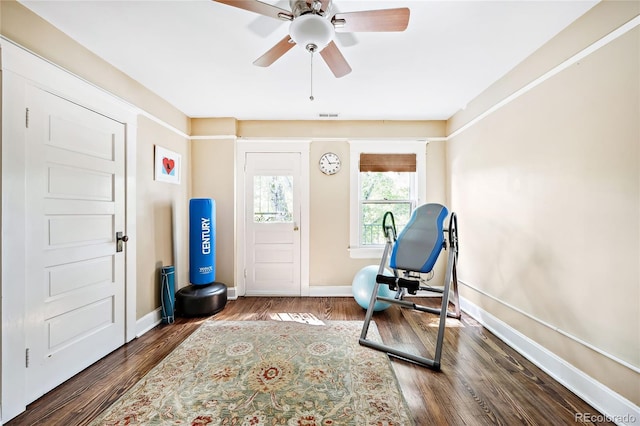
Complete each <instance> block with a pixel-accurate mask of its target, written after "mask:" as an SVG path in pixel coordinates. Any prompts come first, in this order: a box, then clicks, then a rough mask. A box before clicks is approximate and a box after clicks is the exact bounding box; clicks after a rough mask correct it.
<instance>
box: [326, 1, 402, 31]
mask: <svg viewBox="0 0 640 426" xmlns="http://www.w3.org/2000/svg"><path fill="white" fill-rule="evenodd" d="M409 14H410V12H409V9H408V8H406V7H401V8H398V9H382V10H363V11H360V12H346V13H336V14H335V15H334V16H333V18H331V22H332V23H333V25H334V26H335V28H336V31H337V32H358V31H361V32H378V31H404V30H406V29H407V26H408V25H409Z"/></svg>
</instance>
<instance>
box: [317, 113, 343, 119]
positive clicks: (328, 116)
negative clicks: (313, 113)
mask: <svg viewBox="0 0 640 426" xmlns="http://www.w3.org/2000/svg"><path fill="white" fill-rule="evenodd" d="M318 116H319V117H320V118H336V117H338V113H337V112H321V113H320V114H318Z"/></svg>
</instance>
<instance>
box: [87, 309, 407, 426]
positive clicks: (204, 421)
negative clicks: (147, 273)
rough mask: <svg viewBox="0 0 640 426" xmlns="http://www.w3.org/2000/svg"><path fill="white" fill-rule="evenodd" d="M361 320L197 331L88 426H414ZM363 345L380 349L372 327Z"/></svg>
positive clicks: (220, 325) (213, 325)
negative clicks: (361, 340) (362, 335)
mask: <svg viewBox="0 0 640 426" xmlns="http://www.w3.org/2000/svg"><path fill="white" fill-rule="evenodd" d="M361 329H362V322H361V321H331V322H328V323H326V324H324V325H310V324H303V323H298V322H282V321H215V320H209V321H207V322H205V323H203V325H202V326H200V327H199V328H198V329H197V330H196V331H195V332H194V333H193V334H192V335H191V336H189V337H188V338H187V339H186V340H185V341H184V342H183V343H182V344H181V345H180V346H178V347H177V348H176V349H175V350H174V351H173V352H171V353H170V354H169V355H168V356H167V357H166V358H165V359H164V360H163V361H162V362H160V363H159V364H158V365H157V366H156V367H154V368H153V369H152V370H151V371H150V372H149V373H148V374H147V375H146V376H145V377H143V378H142V379H141V380H140V381H139V382H138V383H136V384H135V385H134V387H133V388H131V389H130V390H129V391H127V392H126V393H125V394H124V395H123V396H122V397H121V398H120V399H118V401H116V402H115V403H114V404H113V405H112V406H111V407H110V408H109V409H107V410H106V411H105V412H104V413H102V414H101V415H100V416H99V417H98V418H97V419H96V420H94V421H93V422H92V423H91V425H93V426H97V425H194V426H196V425H197V426H204V425H251V426H262V425H270V426H275V425H286V426H334V425H358V426H361V425H362V426H368V425H380V426H383V425H401V426H406V425H412V424H413V420H412V419H411V415H410V413H409V412H408V409H407V406H406V403H405V401H404V398H403V396H402V393H401V392H400V389H399V387H398V384H397V381H396V377H395V375H394V373H393V370H392V369H391V365H390V362H389V359H388V358H387V355H386V354H385V353H383V352H380V351H376V350H372V349H370V348H366V347H363V346H360V345H359V343H358V337H359V336H360V331H361ZM368 336H369V337H370V338H371V339H374V340H377V341H380V336H379V333H378V330H377V328H376V326H375V324H374V323H371V327H370V329H369V334H368Z"/></svg>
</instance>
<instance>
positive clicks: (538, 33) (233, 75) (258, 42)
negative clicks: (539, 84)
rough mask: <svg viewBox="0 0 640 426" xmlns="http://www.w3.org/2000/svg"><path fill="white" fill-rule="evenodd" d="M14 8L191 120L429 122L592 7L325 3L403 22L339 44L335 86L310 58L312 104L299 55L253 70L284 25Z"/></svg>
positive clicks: (190, 12)
mask: <svg viewBox="0 0 640 426" xmlns="http://www.w3.org/2000/svg"><path fill="white" fill-rule="evenodd" d="M265 2H268V3H271V4H276V5H277V6H279V7H281V8H283V9H287V10H288V9H289V6H288V1H286V0H284V1H279V2H276V1H275V0H267V1H265ZM21 3H22V4H24V5H25V6H26V7H28V8H29V9H31V10H32V11H33V12H35V13H36V14H38V15H40V16H42V17H43V18H44V19H46V20H47V21H49V22H50V23H52V24H53V25H54V26H56V27H58V28H59V29H60V30H62V31H63V32H65V33H66V34H68V35H69V36H71V37H72V38H73V39H75V40H77V41H78V42H79V43H80V44H82V45H84V46H85V47H87V48H88V49H89V50H91V51H93V52H94V53H96V54H97V55H98V56H100V57H102V58H104V59H105V60H106V61H108V62H109V63H111V64H113V65H114V66H115V67H116V68H119V69H120V70H122V71H123V72H124V73H126V74H128V75H129V76H131V77H132V78H133V79H135V80H137V81H138V82H140V83H141V84H143V85H144V86H146V87H147V88H149V89H150V90H152V91H153V92H155V93H157V94H158V95H159V96H161V97H162V98H164V99H166V100H167V101H168V102H170V103H171V104H173V105H174V106H175V107H177V108H178V109H179V110H181V111H182V112H184V113H185V114H186V115H188V116H190V117H236V118H238V119H242V120H258V119H264V120H267V119H268V120H277V119H291V120H294V119H295V120H308V119H317V118H318V115H319V114H320V113H338V114H339V117H338V118H339V119H378V120H380V119H386V120H425V119H429V120H439V119H447V118H449V117H450V116H451V115H453V114H454V113H455V112H456V111H458V110H459V109H461V108H464V106H465V105H466V104H467V103H468V102H470V101H471V100H472V99H473V98H474V97H476V96H477V95H478V94H480V93H481V92H482V91H483V90H484V89H486V88H487V87H488V86H490V85H491V84H492V83H493V82H495V81H496V80H497V79H499V78H500V77H501V76H503V75H504V74H505V73H506V72H508V71H509V70H511V69H512V68H513V67H514V66H516V65H517V64H518V63H519V62H521V61H522V60H523V59H525V58H526V57H527V56H529V55H530V54H531V53H532V52H534V51H535V50H536V49H537V48H539V47H540V46H541V45H543V44H544V43H545V42H546V41H548V40H549V39H551V38H552V37H553V36H555V35H556V34H557V33H558V32H560V31H561V30H562V29H563V28H565V27H566V26H567V25H569V24H570V23H571V22H573V21H574V20H575V19H577V18H578V17H580V16H581V15H582V14H583V13H585V12H586V11H587V10H589V9H590V8H591V7H593V6H594V5H595V4H596V3H597V1H595V0H593V1H578V0H573V1H570V0H569V1H567V0H564V1H520V0H512V1H415V0H414V1H380V0H369V1H359V0H358V1H356V0H334V6H335V7H336V8H337V9H338V10H339V11H340V12H350V11H358V10H370V9H386V8H391V7H405V6H406V7H409V8H410V9H411V17H410V20H409V26H408V28H407V30H406V31H404V32H395V33H352V34H349V35H347V37H346V38H345V37H342V38H338V40H337V41H336V43H337V45H338V46H339V48H340V49H341V51H342V53H343V55H344V56H345V58H346V59H347V61H348V62H349V64H350V65H351V68H352V69H353V71H352V72H351V74H348V75H347V76H345V77H343V78H340V79H337V78H335V77H334V76H333V74H332V73H331V71H330V70H329V68H328V67H327V66H326V64H325V63H324V62H323V61H322V58H321V57H320V55H315V56H314V66H313V94H314V97H315V100H314V101H310V100H309V91H310V55H309V53H308V52H306V51H305V50H304V49H302V48H300V47H299V46H295V47H294V48H293V49H291V50H290V51H289V52H288V53H287V54H285V55H284V56H283V57H282V58H280V59H279V60H278V61H276V62H275V63H274V64H273V65H272V66H271V67H268V68H260V67H256V66H254V65H253V64H252V62H253V61H254V60H255V59H257V58H258V57H259V56H261V55H262V54H263V53H265V52H266V51H267V50H268V49H270V48H271V47H272V46H273V45H275V44H276V43H277V42H278V41H280V40H281V39H282V38H283V37H284V36H285V35H286V34H287V33H288V25H289V24H288V23H287V22H281V21H278V20H275V19H271V18H268V17H264V16H261V15H257V14H255V13H252V12H248V11H245V10H241V9H237V8H234V7H230V6H227V5H224V4H220V3H216V2H213V1H210V0H175V1H160V0H146V1H115V0H108V1H77V0H76V1H51V0H47V1H31V0H22V1H21Z"/></svg>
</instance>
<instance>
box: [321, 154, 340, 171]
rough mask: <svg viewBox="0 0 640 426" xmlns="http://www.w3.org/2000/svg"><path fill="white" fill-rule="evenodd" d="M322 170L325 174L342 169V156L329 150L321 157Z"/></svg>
mask: <svg viewBox="0 0 640 426" xmlns="http://www.w3.org/2000/svg"><path fill="white" fill-rule="evenodd" d="M319 164H320V171H321V172H322V173H324V174H325V175H335V174H336V173H338V172H339V171H340V166H341V164H340V157H338V155H337V154H334V153H333V152H327V153H324V154H323V155H322V157H320V163H319Z"/></svg>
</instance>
